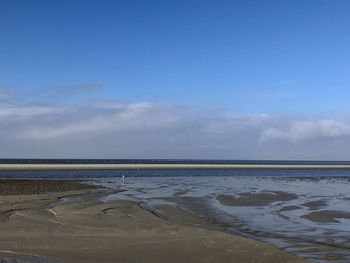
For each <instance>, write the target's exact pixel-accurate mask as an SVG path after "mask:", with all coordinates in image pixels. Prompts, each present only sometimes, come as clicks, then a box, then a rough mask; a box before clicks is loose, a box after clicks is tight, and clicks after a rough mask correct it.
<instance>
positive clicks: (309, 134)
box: [260, 119, 350, 143]
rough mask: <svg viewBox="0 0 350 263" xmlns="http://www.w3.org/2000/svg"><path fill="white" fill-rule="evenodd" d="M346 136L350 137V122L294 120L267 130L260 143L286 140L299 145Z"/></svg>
mask: <svg viewBox="0 0 350 263" xmlns="http://www.w3.org/2000/svg"><path fill="white" fill-rule="evenodd" d="M345 136H350V122H349V121H345V120H343V121H339V120H336V119H316V120H293V121H290V123H286V124H285V125H284V126H283V127H278V128H276V127H269V128H266V129H265V130H264V131H263V133H262V135H261V138H260V141H261V142H267V141H269V140H286V141H290V142H293V143H298V142H302V141H308V140H318V139H323V140H326V139H337V138H341V137H345Z"/></svg>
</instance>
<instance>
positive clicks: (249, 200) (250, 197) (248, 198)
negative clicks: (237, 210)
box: [217, 191, 298, 206]
mask: <svg viewBox="0 0 350 263" xmlns="http://www.w3.org/2000/svg"><path fill="white" fill-rule="evenodd" d="M296 198H298V195H296V194H293V193H286V192H282V191H274V192H266V193H264V192H260V193H239V194H238V196H231V195H218V197H217V199H218V200H219V202H220V203H221V204H223V205H228V206H265V205H267V204H269V203H272V202H276V201H289V200H293V199H296Z"/></svg>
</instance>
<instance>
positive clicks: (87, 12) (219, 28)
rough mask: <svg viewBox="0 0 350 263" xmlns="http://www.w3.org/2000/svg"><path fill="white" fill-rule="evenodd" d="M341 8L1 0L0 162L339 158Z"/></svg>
mask: <svg viewBox="0 0 350 263" xmlns="http://www.w3.org/2000/svg"><path fill="white" fill-rule="evenodd" d="M349 14H350V2H349V1H347V0H303V1H302V0H293V1H288V0H287V1H272V0H271V1H268V0H266V1H256V0H251V1H224V0H221V1H205V0H201V1H199V0H197V1H193V0H192V1H191V0H186V1H166V0H163V1H160V0H152V1H146V0H140V1H136V0H129V1H127V0H120V1H112V0H110V1H109V0H104V1H97V0H96V1H89V0H85V1H82V0H75V1H68V0H60V1H58V0H57V1H54V0H52V1H41V0H31V1H24V0H23V1H19V0H3V1H0V126H1V127H0V128H1V131H0V136H1V137H2V139H1V140H0V147H2V149H7V150H6V151H5V152H2V153H0V157H1V156H4V157H8V156H10V157H23V156H24V157H47V156H49V157H50V156H51V157H104V158H106V157H107V158H111V157H112V158H114V157H119V158H123V157H130V158H138V157H146V158H147V157H152V158H153V157H165V158H182V157H184V153H185V157H188V158H196V157H199V158H206V157H208V158H209V157H210V158H215V157H217V158H229V159H230V158H238V159H242V158H247V159H257V158H262V159H264V158H268V159H283V158H284V159H303V158H304V159H348V158H349V157H348V155H347V149H348V148H349V147H350V120H349V116H350V115H349V98H350V74H349V69H350V49H349V47H350V15H349ZM108 120H110V121H108ZM111 120H113V121H114V123H111V122H113V121H111ZM145 120H146V122H145ZM151 122H152V123H153V124H154V125H153V126H152V125H151V124H150V123H151ZM118 123H123V125H124V126H123V127H121V126H120V125H119V126H118ZM136 124H137V125H136ZM155 124H156V125H155ZM96 125H97V126H99V127H100V129H97V128H96ZM196 125H197V126H196ZM198 127H199V128H198ZM14 131H15V132H14ZM107 133H108V134H107ZM154 134H158V135H159V137H157V138H154V137H153V135H154ZM101 136H102V137H105V138H108V140H107V139H105V141H101V140H98V139H97V138H101ZM120 136H124V137H123V138H124V140H123V141H122V142H121V141H120V140H119V138H120ZM126 137H128V139H126ZM159 138H160V139H159ZM161 138H163V141H162V139H161ZM169 138H172V140H173V141H169ZM135 140H136V141H138V143H139V145H140V148H139V149H135V148H134V147H132V146H133V142H134V141H135ZM159 140H160V141H161V143H159V145H158V148H159V149H154V145H152V142H158V141H159ZM91 141H96V143H95V144H94V145H90V144H89V143H87V142H91ZM18 142H21V145H22V146H20V147H19V146H16V145H18ZM141 142H142V143H141ZM209 142H212V143H209ZM67 143H70V148H67V147H66V148H61V147H60V146H61V145H64V144H67ZM87 144H89V145H90V146H91V147H90V148H89V149H88V150H87V149H86V146H84V145H87ZM101 145H102V146H101ZM120 145H124V147H122V148H120V147H119V146H120ZM287 146H288V147H289V152H288V153H285V152H284V153H282V152H281V150H279V149H281V148H283V147H287ZM103 147H104V148H103ZM106 147H107V148H108V147H109V149H108V150H106ZM171 147H173V148H171ZM91 149H93V150H91ZM102 149H105V151H103V150H102ZM130 149H133V150H130ZM150 149H152V151H151V152H150ZM169 149H173V150H169ZM322 149H328V153H327V152H326V153H325V152H323V151H321V150H322ZM332 149H333V150H332ZM87 151H91V152H90V154H87Z"/></svg>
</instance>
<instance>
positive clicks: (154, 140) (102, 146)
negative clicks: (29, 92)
mask: <svg viewBox="0 0 350 263" xmlns="http://www.w3.org/2000/svg"><path fill="white" fill-rule="evenodd" d="M349 147H350V120H349V119H346V118H343V119H341V118H306V117H291V116H289V117H281V116H273V115H266V114H255V115H254V114H240V113H236V112H230V111H223V110H213V109H211V110H208V109H199V110H198V109H197V110H194V109H191V108H186V107H183V106H181V105H180V106H179V105H170V104H159V103H151V102H141V103H126V102H118V101H112V100H110V101H108V102H106V101H94V102H83V101H80V102H75V103H71V104H69V105H65V104H61V103H59V102H55V103H51V104H50V105H41V104H39V103H35V102H32V103H28V101H23V102H22V101H20V100H17V101H15V102H14V101H11V102H9V101H8V102H7V103H2V104H1V103H0V149H1V151H0V158H5V157H7V158H10V157H28V158H34V157H37V158H39V157H41V158H50V157H56V158H63V157H64V158H223V159H350V158H349V157H348V148H349Z"/></svg>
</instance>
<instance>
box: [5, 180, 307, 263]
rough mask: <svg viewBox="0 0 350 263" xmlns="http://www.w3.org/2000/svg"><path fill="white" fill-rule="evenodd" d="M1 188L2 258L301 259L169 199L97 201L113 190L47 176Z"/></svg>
mask: <svg viewBox="0 0 350 263" xmlns="http://www.w3.org/2000/svg"><path fill="white" fill-rule="evenodd" d="M44 185H45V186H44ZM38 186H40V187H38ZM39 188H40V189H42V191H41V192H39V191H38V189H39ZM0 189H2V190H0V193H1V196H0V233H1V237H0V249H1V251H0V260H3V261H4V262H36V263H40V262H46V263H48V262H72V263H81V262H106V263H109V262H261V263H263V262H266V263H267V262H269V263H271V262H272V263H273V262H276V263H277V262H279V263H280V262H286V263H287V262H289V263H292V262H306V261H305V260H302V259H300V258H298V257H296V256H293V255H291V254H288V253H286V252H284V251H281V250H279V249H277V248H275V247H273V246H270V245H267V244H264V243H262V242H259V241H254V240H250V239H246V238H243V237H240V236H236V235H232V234H229V233H225V232H224V231H221V230H220V229H217V228H215V227H214V226H212V225H210V224H209V223H207V222H204V221H202V220H200V219H198V218H196V217H195V216H193V215H192V214H190V213H189V212H186V211H184V210H182V209H180V208H177V207H174V206H169V205H160V206H158V207H157V211H156V212H155V211H150V210H148V209H146V208H144V207H143V206H142V205H141V204H139V203H137V202H131V201H122V200H119V201H113V202H102V201H101V198H103V197H104V196H106V195H108V194H111V193H114V194H118V191H119V190H116V189H114V190H111V189H100V188H96V187H91V186H89V185H86V184H81V183H79V182H77V183H75V182H72V181H54V180H50V181H32V180H25V181H21V180H1V181H0ZM4 189H5V190H4ZM5 259H6V260H7V261H5Z"/></svg>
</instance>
